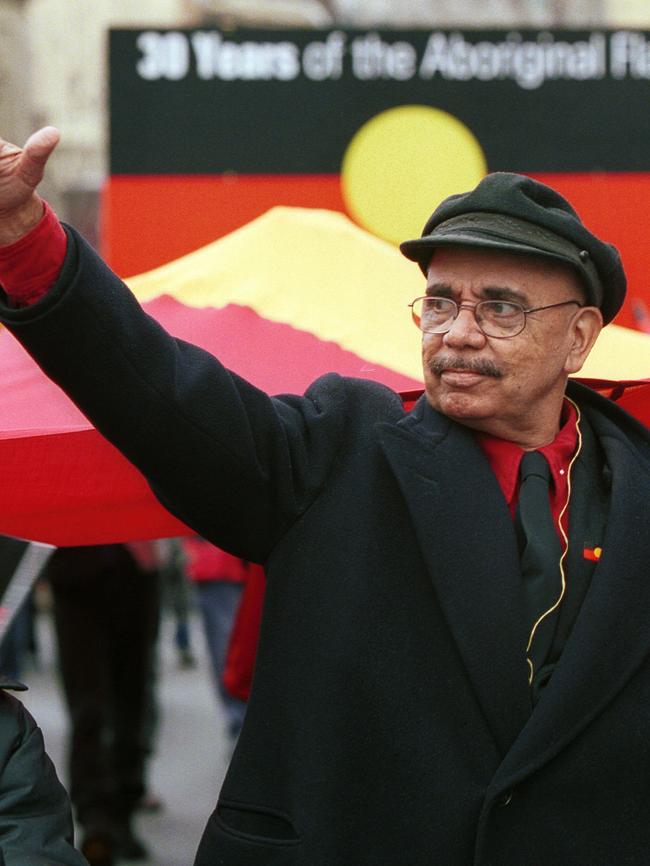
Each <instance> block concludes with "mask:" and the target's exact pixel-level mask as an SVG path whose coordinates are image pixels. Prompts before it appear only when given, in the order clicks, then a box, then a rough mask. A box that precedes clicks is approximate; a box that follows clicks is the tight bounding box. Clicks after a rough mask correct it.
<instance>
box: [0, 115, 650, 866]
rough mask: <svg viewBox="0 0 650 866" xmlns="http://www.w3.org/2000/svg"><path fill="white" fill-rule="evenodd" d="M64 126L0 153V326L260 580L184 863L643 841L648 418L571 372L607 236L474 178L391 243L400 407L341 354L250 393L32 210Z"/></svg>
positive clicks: (505, 181) (603, 307)
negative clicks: (401, 370)
mask: <svg viewBox="0 0 650 866" xmlns="http://www.w3.org/2000/svg"><path fill="white" fill-rule="evenodd" d="M56 140H57V136H56V132H55V131H53V130H52V129H51V128H50V129H46V130H43V131H41V132H40V133H37V134H36V135H35V136H34V137H32V139H30V141H29V142H28V143H27V145H26V146H25V149H24V150H23V151H21V150H20V149H19V148H17V147H12V146H10V145H5V147H4V157H1V156H0V159H2V162H3V164H4V168H3V169H2V178H1V182H0V214H1V215H2V218H1V220H0V243H2V244H5V245H6V246H5V247H4V248H3V249H2V250H1V251H0V258H1V260H2V266H1V267H2V273H1V274H0V280H1V281H2V283H3V284H4V286H5V289H6V292H7V296H8V297H7V300H6V303H5V304H4V305H3V307H2V311H1V312H2V315H1V319H2V321H3V322H4V323H5V324H6V325H7V326H8V327H9V328H11V330H12V331H13V332H14V334H15V335H16V336H17V338H18V339H19V340H21V342H22V343H23V344H24V345H25V346H26V347H27V349H28V350H29V351H30V352H31V353H32V354H33V356H34V357H35V358H36V359H37V360H38V362H39V364H40V365H41V366H42V367H43V369H44V370H45V371H46V373H47V374H48V375H49V376H51V377H52V378H53V379H54V380H55V381H57V382H59V383H60V384H62V385H63V387H64V388H65V389H66V390H67V392H68V393H69V394H70V395H71V396H72V398H73V399H74V400H75V401H76V402H77V403H78V405H79V406H80V407H81V408H82V409H83V410H84V411H85V412H86V413H87V414H88V416H89V417H90V418H91V419H92V420H93V422H94V423H95V424H96V426H97V427H98V429H99V430H101V431H102V432H103V433H104V434H105V435H106V436H107V437H108V438H109V439H110V440H111V441H113V442H114V443H116V444H117V446H118V447H119V448H121V449H122V451H123V452H124V454H126V456H127V457H128V458H129V459H130V460H132V461H133V462H134V463H135V464H136V465H137V466H138V467H139V468H140V469H141V470H142V471H143V472H144V474H145V475H146V476H147V478H148V479H149V481H150V484H151V486H152V488H153V490H154V491H155V492H156V494H157V495H158V496H159V497H160V499H161V500H162V502H163V503H164V504H165V505H167V506H168V507H169V508H170V509H171V510H172V511H173V512H174V513H175V514H177V515H178V516H180V517H181V518H182V519H183V520H184V521H185V522H186V523H188V524H189V525H190V526H192V527H193V528H194V529H195V530H196V531H197V532H198V533H200V534H201V535H204V536H205V537H207V538H208V539H209V540H211V541H212V542H213V543H215V544H217V545H218V546H220V547H223V548H226V549H228V550H230V551H231V552H233V553H234V554H236V555H237V556H241V557H244V558H246V559H249V560H253V561H257V562H264V564H265V567H266V571H267V576H268V588H267V597H266V603H265V614H264V623H263V626H262V634H261V638H260V645H259V652H258V660H257V669H256V674H255V681H254V686H253V691H252V695H251V700H250V704H249V708H248V713H247V718H246V722H245V724H244V728H243V731H242V734H241V737H240V740H239V744H238V746H237V749H236V751H235V754H234V756H233V760H232V764H231V767H230V769H229V772H228V775H227V777H226V780H225V782H224V785H223V789H222V792H221V795H220V798H219V802H218V804H217V807H216V810H215V812H214V814H213V815H212V816H211V818H210V820H209V823H208V825H207V827H206V830H205V833H204V836H203V840H202V842H201V845H200V848H199V852H198V855H197V860H196V863H197V864H199V866H217V864H226V866H253V864H277V866H280V864H287V866H288V864H295V866H298V864H300V866H334V864H337V866H338V864H340V866H370V864H372V866H396V864H409V866H431V864H434V863H435V864H444V866H470V864H474V866H488V864H489V866H522V864H535V866H539V864H548V866H551V864H553V866H557V864H562V866H586V864H589V866H618V864H623V863H629V864H642V863H645V862H647V857H648V850H650V822H648V814H649V809H650V786H649V785H648V781H647V779H648V777H650V660H649V656H650V616H649V615H648V612H649V611H650V580H649V579H648V562H649V561H650V532H649V531H648V529H649V528H650V519H649V517H648V503H649V501H650V439H649V436H648V433H647V431H646V430H645V428H643V427H642V426H641V425H640V424H638V423H637V422H636V421H634V420H633V419H632V418H630V417H629V416H628V415H626V414H625V413H624V412H623V411H621V410H620V409H619V408H618V407H617V406H616V405H614V404H612V403H611V402H609V401H608V400H605V399H603V398H602V397H600V396H598V395H597V394H595V393H593V392H592V391H590V390H589V389H587V388H585V387H581V386H580V385H579V384H577V383H573V382H567V377H568V375H569V374H571V373H575V372H577V371H578V370H579V369H580V367H581V365H582V363H583V362H584V360H585V358H586V357H587V354H588V352H589V350H590V349H591V347H592V345H593V343H594V341H595V340H596V338H597V336H598V333H599V331H600V329H601V326H602V324H603V321H605V322H607V321H609V320H610V319H611V318H612V317H613V316H614V315H615V313H616V311H617V310H618V309H619V307H620V305H621V303H622V300H623V296H624V292H625V277H624V274H623V270H622V267H621V264H620V261H619V258H618V254H617V253H616V251H615V250H614V249H613V248H612V247H611V246H609V245H608V244H606V243H604V242H602V241H601V240H599V239H598V238H596V237H595V236H594V235H593V234H591V233H590V232H589V231H588V230H587V229H586V228H585V226H584V225H583V224H582V222H581V220H580V219H579V217H578V216H577V214H576V213H575V212H574V211H573V209H572V208H571V206H570V205H569V204H568V203H567V202H566V201H565V200H564V199H563V198H562V197H561V196H559V195H558V194H557V193H555V192H554V191H553V190H551V189H549V188H548V187H545V186H543V185H542V184H539V183H537V182H535V181H533V180H531V179H529V178H524V177H521V176H519V175H508V174H495V175H489V176H488V177H487V178H485V179H484V180H483V181H482V182H481V183H480V184H479V186H478V187H477V188H476V189H475V190H473V191H471V192H469V193H465V194H463V195H460V196H455V197H452V198H451V199H448V200H446V201H445V202H443V203H442V204H441V205H440V206H439V207H438V209H437V210H436V211H435V212H434V214H433V216H432V217H431V219H430V221H429V223H428V224H427V226H426V227H425V229H424V233H423V236H422V238H420V239H418V240H414V241H409V242H407V243H405V244H404V245H403V251H404V252H405V254H406V255H407V256H409V257H410V258H412V259H414V260H416V261H418V262H419V264H420V266H421V267H422V269H423V270H424V271H425V272H426V274H427V285H426V290H424V292H423V295H424V296H423V298H420V299H418V300H417V301H414V302H413V305H412V310H413V317H414V320H415V322H416V324H418V326H419V327H420V329H421V331H422V357H423V369H424V380H425V395H424V396H423V397H422V399H420V400H419V401H418V402H417V403H416V405H415V406H414V408H413V409H412V410H411V411H410V412H408V411H406V410H405V407H404V406H403V405H402V401H401V400H400V398H399V397H398V396H397V395H396V394H394V393H392V392H391V391H390V390H388V389H387V388H384V387H382V386H380V385H377V384H372V383H369V382H367V381H360V380H354V379H345V378H342V377H339V376H337V375H327V376H325V377H323V378H322V379H319V380H318V381H317V382H316V383H314V384H313V385H312V386H311V387H310V388H309V390H308V391H307V392H306V394H305V395H304V396H302V397H298V396H296V397H287V396H284V397H279V398H270V397H268V396H266V395H265V394H263V393H261V392H260V391H258V390H257V389H256V388H254V387H252V386H251V385H250V384H248V383H247V382H245V381H243V380H242V379H240V378H239V377H237V376H236V375H235V374H234V373H231V372H229V371H227V370H225V369H224V368H223V367H222V366H221V365H220V364H219V363H218V362H217V361H216V360H215V359H214V358H212V357H211V356H209V355H207V354H206V353H204V352H202V351H199V350H198V349H196V348H194V347H192V346H190V345H188V344H186V343H182V342H178V341H176V340H174V339H172V338H171V337H170V336H168V335H167V334H166V333H165V332H164V331H163V330H162V329H161V328H160V327H159V326H158V325H157V324H156V323H155V322H153V321H152V320H151V319H149V318H148V317H147V316H146V315H144V314H143V312H142V311H141V310H140V308H139V307H138V305H137V303H136V302H135V300H134V299H133V298H132V296H131V295H130V294H129V292H128V291H127V290H126V289H125V288H124V287H123V285H122V284H121V283H120V281H119V280H118V279H117V278H116V277H115V276H114V275H113V274H111V273H110V271H109V270H108V269H107V268H106V267H105V265H104V264H103V263H102V262H101V261H100V260H99V259H98V257H97V256H96V255H95V254H94V253H93V252H92V250H90V249H89V248H88V247H87V245H86V244H84V242H83V241H82V240H81V239H80V237H79V236H78V235H77V234H76V233H75V232H74V231H73V230H72V229H67V228H66V229H65V234H64V232H63V230H62V229H61V227H60V225H59V224H58V222H57V221H56V219H55V217H54V216H53V214H52V213H51V211H49V209H46V211H45V215H43V204H42V202H41V201H40V199H39V198H38V197H37V195H36V193H35V187H36V184H37V182H38V180H39V179H40V174H41V171H42V167H43V165H44V163H45V161H46V159H47V156H48V154H49V152H50V151H51V149H52V148H53V147H54V146H55V144H56ZM253 254H254V251H253ZM259 266H260V268H264V266H265V265H264V262H263V261H260V263H259ZM314 267H315V268H316V267H318V262H314ZM368 302H369V303H372V299H371V298H369V301H368ZM397 307H398V304H396V313H395V314H396V315H398V310H397ZM520 467H521V472H520ZM520 476H521V477H520Z"/></svg>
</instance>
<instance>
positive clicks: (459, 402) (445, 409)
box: [427, 391, 493, 427]
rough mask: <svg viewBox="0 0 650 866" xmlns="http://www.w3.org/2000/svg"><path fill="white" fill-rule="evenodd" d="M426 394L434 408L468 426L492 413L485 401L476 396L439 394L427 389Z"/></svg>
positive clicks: (486, 418)
mask: <svg viewBox="0 0 650 866" xmlns="http://www.w3.org/2000/svg"><path fill="white" fill-rule="evenodd" d="M427 396H428V398H429V403H430V404H431V405H432V406H433V408H434V409H436V410H437V411H438V412H440V413H441V414H442V415H446V416H447V418H451V419H452V420H453V421H458V422H460V423H461V424H466V425H467V426H468V427H472V426H474V422H476V423H477V424H480V422H481V421H482V420H488V419H489V418H491V417H492V415H493V411H491V410H490V409H489V407H488V406H486V404H485V401H483V400H480V399H478V398H477V397H476V396H472V395H469V394H457V393H452V394H442V395H441V394H439V393H433V394H432V393H430V392H429V391H427Z"/></svg>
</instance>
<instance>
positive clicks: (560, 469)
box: [476, 399, 578, 543]
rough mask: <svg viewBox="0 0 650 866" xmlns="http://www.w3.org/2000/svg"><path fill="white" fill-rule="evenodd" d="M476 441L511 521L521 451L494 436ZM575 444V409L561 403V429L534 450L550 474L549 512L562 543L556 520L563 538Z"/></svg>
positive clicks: (517, 492)
mask: <svg viewBox="0 0 650 866" xmlns="http://www.w3.org/2000/svg"><path fill="white" fill-rule="evenodd" d="M476 438H477V440H478V443H479V445H480V446H481V448H482V449H483V452H484V453H485V456H486V457H487V459H488V460H489V461H490V466H491V467H492V471H493V472H494V474H495V475H496V477H497V481H498V482H499V486H500V487H501V490H502V491H503V495H504V496H505V498H506V502H507V503H508V508H509V509H510V514H511V515H512V517H514V516H515V511H516V508H517V501H518V499H519V483H518V482H519V464H520V463H521V458H522V457H523V455H524V449H523V448H520V447H519V446H518V445H515V443H514V442H509V441H508V440H507V439H498V438H497V437H496V436H488V435H487V434H485V433H478V434H477V437H476ZM577 444H578V413H577V411H576V408H575V405H574V404H573V403H572V402H571V401H570V400H567V399H565V400H564V406H563V409H562V426H561V427H560V430H559V432H558V434H557V436H556V437H555V439H554V440H553V441H552V442H551V443H549V444H548V445H545V446H544V447H543V448H538V449H537V450H538V451H540V453H542V454H543V455H544V457H546V460H547V461H548V465H549V467H550V470H551V486H550V490H549V495H550V499H551V511H552V512H553V518H554V520H555V525H556V529H557V530H558V535H559V536H560V538H561V539H562V542H563V543H564V537H563V534H562V532H560V517H561V518H562V529H563V530H564V536H567V535H568V526H569V509H568V507H567V508H565V506H566V505H567V502H568V499H569V466H570V465H571V460H572V459H573V455H574V454H575V452H576V447H577Z"/></svg>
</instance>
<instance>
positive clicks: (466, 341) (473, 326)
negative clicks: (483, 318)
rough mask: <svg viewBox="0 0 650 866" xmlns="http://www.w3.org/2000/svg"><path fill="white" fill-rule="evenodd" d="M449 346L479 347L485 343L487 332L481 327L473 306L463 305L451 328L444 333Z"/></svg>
mask: <svg viewBox="0 0 650 866" xmlns="http://www.w3.org/2000/svg"><path fill="white" fill-rule="evenodd" d="M444 342H445V343H446V345H448V346H473V347H479V346H482V345H483V344H484V343H485V334H484V333H483V331H482V330H481V329H480V328H479V326H478V322H477V321H476V316H475V315H474V307H473V306H465V305H463V306H461V308H460V310H459V311H458V315H457V316H456V318H455V319H454V321H453V322H452V323H451V328H450V329H449V330H448V331H447V333H446V334H445V335H444Z"/></svg>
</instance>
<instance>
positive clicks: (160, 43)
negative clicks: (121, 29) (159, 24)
mask: <svg viewBox="0 0 650 866" xmlns="http://www.w3.org/2000/svg"><path fill="white" fill-rule="evenodd" d="M137 46H138V48H139V49H140V51H141V52H142V57H141V58H140V59H139V60H138V62H137V64H136V71H137V73H138V75H139V76H140V77H141V78H144V79H145V80H147V81H156V80H157V79H159V78H168V79H170V80H171V81H180V79H181V78H185V76H186V75H187V73H188V71H189V65H190V51H189V46H188V44H187V37H186V36H185V34H184V33H178V32H177V31H175V30H172V31H169V32H168V33H156V32H155V31H153V30H148V31H145V32H144V33H140V35H139V36H138V39H137Z"/></svg>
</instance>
